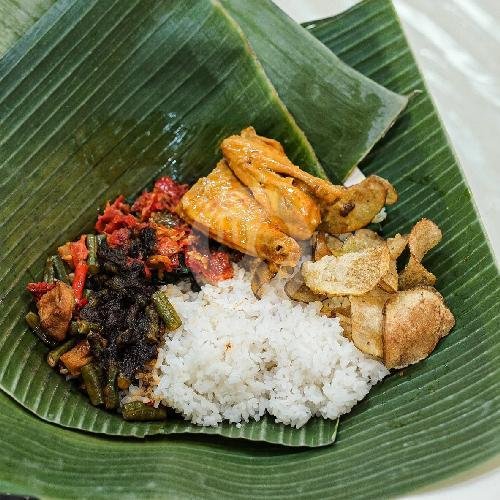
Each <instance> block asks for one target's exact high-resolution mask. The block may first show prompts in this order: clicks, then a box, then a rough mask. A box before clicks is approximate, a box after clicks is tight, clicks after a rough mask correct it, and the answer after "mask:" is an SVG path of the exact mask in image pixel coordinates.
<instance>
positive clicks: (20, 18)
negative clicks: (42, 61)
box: [0, 0, 54, 57]
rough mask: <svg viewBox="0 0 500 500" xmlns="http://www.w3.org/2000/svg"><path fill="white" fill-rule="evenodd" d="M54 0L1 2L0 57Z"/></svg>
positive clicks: (12, 0)
mask: <svg viewBox="0 0 500 500" xmlns="http://www.w3.org/2000/svg"><path fill="white" fill-rule="evenodd" d="M53 3H54V2H53V0H2V1H1V2H0V57H1V56H2V55H3V54H4V53H5V52H6V51H7V50H8V49H10V47H12V45H14V44H15V43H16V42H17V40H18V39H19V38H20V37H21V36H22V35H24V33H26V31H28V29H30V28H31V27H32V26H33V24H34V23H35V22H36V21H38V19H39V18H40V17H41V16H42V15H43V14H44V13H45V12H46V11H47V10H48V9H49V7H50V6H51V5H52V4H53Z"/></svg>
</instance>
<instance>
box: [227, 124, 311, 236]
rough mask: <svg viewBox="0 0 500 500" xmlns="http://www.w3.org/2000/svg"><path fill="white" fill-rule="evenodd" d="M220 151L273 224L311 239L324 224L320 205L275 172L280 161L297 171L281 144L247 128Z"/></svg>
mask: <svg viewBox="0 0 500 500" xmlns="http://www.w3.org/2000/svg"><path fill="white" fill-rule="evenodd" d="M221 149H222V153H223V154H224V157H225V158H226V161H227V162H228V165H229V167H230V168H231V170H232V171H233V172H234V174H235V175H236V177H238V179H239V180H240V181H241V182H242V183H243V184H245V185H246V186H247V187H248V188H249V189H250V190H251V191H252V194H253V195H254V197H255V199H256V200H257V202H258V203H259V204H260V205H261V206H262V207H263V208H264V209H265V210H266V212H267V214H268V215H269V218H270V220H271V222H272V223H273V224H275V225H277V226H278V227H279V228H280V229H281V230H282V231H283V232H285V233H287V234H289V235H290V236H292V237H293V238H296V239H299V240H306V239H309V238H310V237H311V235H312V233H313V232H314V230H315V229H316V227H317V226H318V224H319V223H320V221H321V214H320V210H319V206H318V204H317V202H316V200H315V199H314V197H313V196H311V195H310V194H309V193H307V192H305V191H304V190H303V189H301V188H299V187H298V186H296V185H295V183H294V181H295V179H294V177H290V176H283V175H279V173H276V171H277V167H276V165H279V164H280V161H283V162H285V163H286V169H288V170H290V171H291V170H292V169H293V168H295V169H298V167H295V166H294V165H293V164H292V163H291V162H290V160H289V159H288V158H287V156H286V155H285V153H284V151H283V148H282V147H281V144H280V143H279V142H277V141H274V140H272V139H267V138H264V137H259V136H258V135H256V134H255V131H254V130H253V129H245V130H244V131H243V132H242V133H241V135H233V136H231V137H228V138H227V139H225V140H224V141H223V142H222V145H221ZM298 170H299V171H300V169H298ZM300 172H302V171H300ZM303 173H304V172H303ZM308 175H309V174H308ZM318 180H320V179H318Z"/></svg>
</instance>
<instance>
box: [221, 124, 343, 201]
mask: <svg viewBox="0 0 500 500" xmlns="http://www.w3.org/2000/svg"><path fill="white" fill-rule="evenodd" d="M229 146H231V149H232V152H237V151H238V150H239V154H240V155H246V159H247V160H249V161H250V163H251V164H252V165H253V166H258V167H263V168H266V169H269V170H272V171H273V172H275V173H276V174H281V175H286V176H288V177H292V178H293V179H295V181H299V182H294V185H296V186H297V187H300V189H301V190H303V191H305V192H307V193H309V194H310V195H312V196H314V197H316V198H319V199H321V200H324V201H325V202H333V201H334V200H336V199H338V198H339V196H340V193H341V192H342V190H343V189H345V188H344V187H343V186H336V185H334V184H332V183H331V182H330V181H328V180H325V179H320V178H319V177H315V176H314V175H311V174H309V173H308V172H305V171H304V170H302V169H301V168H300V167H298V166H297V165H294V164H293V163H292V162H291V161H290V159H289V158H288V156H287V155H286V154H285V151H284V149H283V146H282V145H281V144H280V143H279V142H278V141H275V140H274V139H269V138H267V137H263V136H260V135H257V133H256V132H255V129H254V128H253V127H247V128H246V129H244V130H242V131H241V134H240V135H233V136H231V137H228V138H227V139H225V140H224V141H223V142H222V152H223V154H224V155H226V153H225V152H224V148H225V147H229ZM228 153H229V151H228ZM229 166H230V167H231V168H232V165H231V164H230V165H229Z"/></svg>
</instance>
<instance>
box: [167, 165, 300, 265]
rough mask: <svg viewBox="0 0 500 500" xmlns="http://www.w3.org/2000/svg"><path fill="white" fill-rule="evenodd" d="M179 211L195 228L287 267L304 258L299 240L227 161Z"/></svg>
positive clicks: (190, 194) (183, 201) (199, 184)
mask: <svg viewBox="0 0 500 500" xmlns="http://www.w3.org/2000/svg"><path fill="white" fill-rule="evenodd" d="M177 210H178V212H179V215H180V216H181V217H183V218H184V219H185V220H186V221H187V222H188V223H190V224H191V225H193V227H195V228H197V229H199V230H200V231H202V232H204V233H205V234H207V235H209V236H210V237H211V238H213V239H215V240H217V241H219V242H220V243H224V244H226V245H228V246H230V247H231V248H235V249H236V250H240V251H241V252H244V253H247V254H250V255H254V256H257V257H260V258H261V259H264V260H268V261H271V262H274V263H276V264H279V265H284V266H295V265H296V264H297V262H298V260H299V258H300V247H299V245H298V243H297V242H296V241H295V240H294V239H292V238H290V237H289V236H287V235H286V234H284V233H283V232H282V231H280V230H279V229H278V228H277V227H276V226H275V225H273V224H272V222H271V221H270V219H269V217H268V214H267V213H266V211H265V210H264V208H263V207H261V206H260V205H259V204H258V203H257V202H256V201H255V199H254V198H253V197H252V195H251V193H250V191H249V190H248V189H247V188H246V187H245V186H243V185H242V184H241V182H240V181H239V180H238V179H237V178H236V177H235V176H234V174H233V173H232V171H231V169H230V168H229V167H228V166H227V164H226V162H225V161H224V160H222V161H220V162H219V163H218V164H217V166H216V167H215V168H214V170H212V172H211V173H210V174H209V175H208V176H207V177H202V178H200V179H199V180H198V181H197V182H196V184H194V186H193V187H192V188H191V189H190V190H189V191H188V192H187V193H186V194H185V195H184V196H183V198H182V199H181V201H180V203H179V205H178V206H177Z"/></svg>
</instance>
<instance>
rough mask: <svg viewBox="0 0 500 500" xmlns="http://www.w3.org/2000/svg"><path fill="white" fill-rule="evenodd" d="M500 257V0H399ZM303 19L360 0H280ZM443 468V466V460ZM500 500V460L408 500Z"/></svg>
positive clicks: (397, 3)
mask: <svg viewBox="0 0 500 500" xmlns="http://www.w3.org/2000/svg"><path fill="white" fill-rule="evenodd" d="M393 1H394V5H395V7H396V10H397V12H398V14H399V16H400V18H401V21H402V23H403V28H404V30H405V33H406V36H407V38H408V40H409V42H410V46H411V48H412V50H413V53H414V55H415V57H416V59H417V62H418V64H419V66H420V69H421V71H422V73H423V75H424V78H425V80H426V82H427V85H428V87H429V90H430V93H431V94H432V97H433V98H434V101H435V104H436V106H437V108H438V110H439V113H440V115H441V118H442V120H443V122H444V124H445V127H446V130H447V132H448V135H449V137H450V140H451V143H452V144H453V147H454V149H455V152H456V154H457V156H458V158H459V162H460V164H461V166H462V169H463V171H464V173H465V177H466V178H467V181H468V183H469V186H470V188H471V190H472V194H473V196H474V200H475V203H476V206H477V208H478V210H479V213H480V215H481V219H482V221H483V224H484V226H485V228H486V232H487V234H488V236H489V239H490V242H491V246H492V248H493V251H494V253H495V255H496V259H497V263H498V260H499V256H500V231H495V228H498V227H499V221H500V188H499V186H500V154H499V153H500V0H393ZM275 2H276V3H277V4H278V5H279V6H280V7H281V8H282V9H283V10H284V11H285V12H287V13H288V14H289V15H290V16H291V17H293V18H294V19H295V20H296V21H298V22H305V21H312V20H314V19H320V18H323V17H329V16H332V15H335V14H338V13H339V12H341V11H342V10H344V9H346V8H348V7H350V6H352V5H354V4H356V3H357V1H356V0H275ZM436 466H439V465H438V464H436ZM473 496H475V497H476V498H477V499H478V500H479V499H480V500H490V499H491V500H493V499H495V500H496V499H500V458H498V459H494V460H492V461H491V462H489V463H487V464H484V465H482V466H480V467H478V468H477V469H475V470H473V471H469V472H466V473H463V474H461V475H459V476H457V477H455V478H452V479H450V480H447V481H445V482H443V483H441V484H437V485H435V486H433V487H430V488H426V489H425V491H422V492H418V493H417V494H413V495H411V496H408V497H405V498H408V499H412V500H444V499H454V500H455V499H456V500H469V499H471V498H473Z"/></svg>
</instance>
